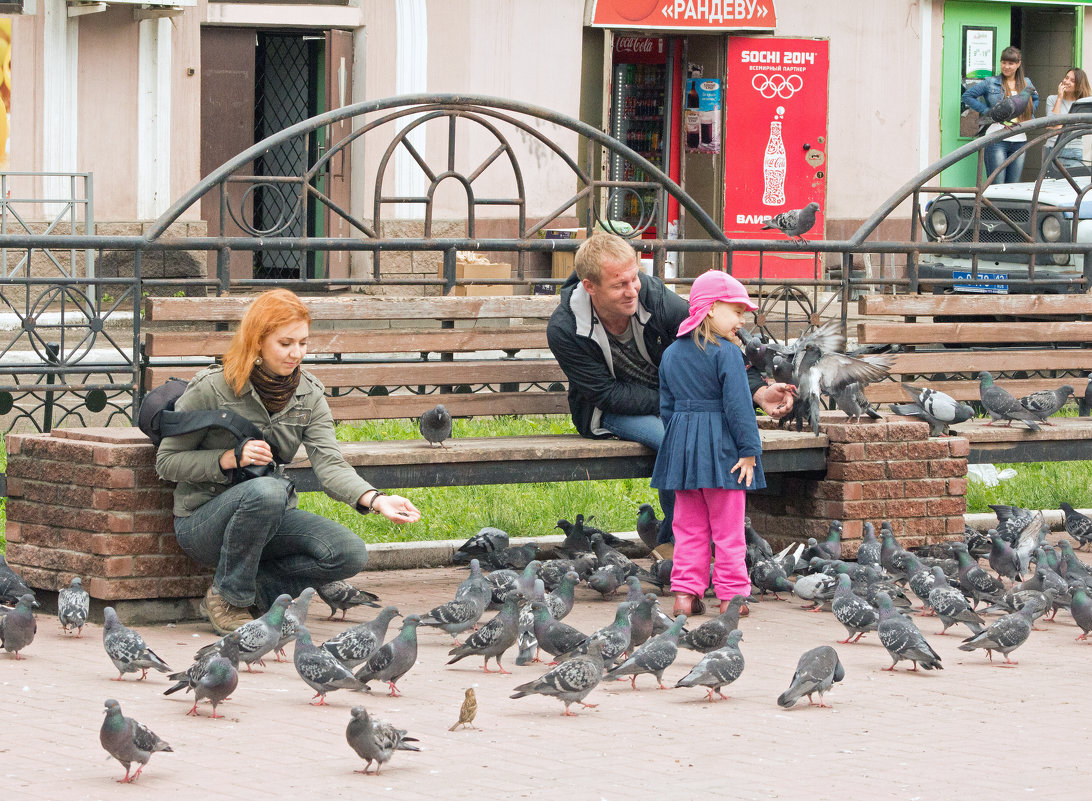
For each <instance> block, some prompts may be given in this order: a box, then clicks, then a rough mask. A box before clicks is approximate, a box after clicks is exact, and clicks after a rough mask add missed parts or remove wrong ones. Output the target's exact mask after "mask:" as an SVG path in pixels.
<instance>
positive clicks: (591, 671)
mask: <svg viewBox="0 0 1092 801" xmlns="http://www.w3.org/2000/svg"><path fill="white" fill-rule="evenodd" d="M600 647H601V646H600V644H599V643H598V642H593V643H592V644H591V645H590V646H589V648H588V653H586V654H582V655H580V656H574V657H573V658H572V659H569V660H567V661H565V662H562V663H561V664H560V665H558V666H557V667H555V668H554V669H553V670H551V671H549V672H548V673H545V674H543V675H542V676H540V677H539V678H537V679H535V680H534V681H529V682H527V683H526V684H521V685H519V686H518V687H516V688H515V690H516V691H515V692H514V693H513V694H512V695H510V696H509V698H524V697H526V696H528V695H548V696H552V697H554V698H557V699H558V700H559V701H561V702H562V703H563V704H565V711H564V712H562V713H561V714H562V715H565V716H570V717H571V716H573V715H574V714H575V713H574V712H570V711H569V705H570V704H573V703H577V704H580V705H581V706H582V707H584V708H586V709H587V708H593V707H595V706H597V704H586V703H584V699H585V698H587V697H588V694H589V693H590V692H591V691H592V690H594V689H595V688H596V687H598V686H599V682H600V681H602V679H603V656H602V654H601V653H600Z"/></svg>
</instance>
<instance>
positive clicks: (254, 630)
mask: <svg viewBox="0 0 1092 801" xmlns="http://www.w3.org/2000/svg"><path fill="white" fill-rule="evenodd" d="M290 603H292V596H291V595H289V594H288V593H282V594H280V595H278V596H277V599H276V600H275V601H273V605H272V606H271V607H269V611H268V612H266V613H265V614H264V615H262V616H261V617H259V618H257V619H256V620H251V621H250V622H249V623H244V624H243V625H241V626H240V627H239V628H237V629H236V630H235V633H236V634H238V635H239V661H240V662H242V663H243V664H245V665H246V669H247V671H248V672H251V673H257V672H260V671H255V670H254V668H253V665H254V663H257V664H259V665H261V666H262V667H265V662H264V661H263V657H264V656H265V655H266V654H268V653H269V652H270V651H272V650H273V649H274V648H276V647H277V643H278V642H280V640H281V626H282V625H284V617H285V612H286V611H287V610H288V605H289V604H290ZM222 643H223V638H221V639H219V640H217V641H216V642H214V643H211V644H209V645H206V646H205V647H203V648H200V649H198V651H197V654H196V655H195V657H194V659H200V658H201V657H203V656H205V655H206V654H207V653H208V652H209V651H213V650H216V651H219V650H220V649H221V647H222Z"/></svg>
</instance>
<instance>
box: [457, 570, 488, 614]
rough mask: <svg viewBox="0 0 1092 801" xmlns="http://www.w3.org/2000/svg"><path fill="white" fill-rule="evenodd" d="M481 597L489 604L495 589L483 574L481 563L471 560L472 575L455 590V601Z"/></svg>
mask: <svg viewBox="0 0 1092 801" xmlns="http://www.w3.org/2000/svg"><path fill="white" fill-rule="evenodd" d="M479 596H480V597H481V598H482V599H484V600H483V602H484V603H486V604H488V603H489V601H490V600H491V599H492V598H493V588H492V587H491V586H490V585H489V582H488V581H487V580H486V578H485V576H484V575H483V574H482V567H481V562H480V561H479V560H478V559H471V560H470V575H469V576H467V577H466V579H464V580H463V581H462V582H461V583H460V584H459V586H458V587H456V588H455V600H462V599H464V598H472V597H479Z"/></svg>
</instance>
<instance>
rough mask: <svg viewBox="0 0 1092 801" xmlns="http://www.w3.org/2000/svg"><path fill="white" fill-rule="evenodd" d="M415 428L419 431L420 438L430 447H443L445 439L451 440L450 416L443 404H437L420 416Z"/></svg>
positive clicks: (444, 446)
mask: <svg viewBox="0 0 1092 801" xmlns="http://www.w3.org/2000/svg"><path fill="white" fill-rule="evenodd" d="M417 427H418V428H419V429H420V430H421V436H422V437H424V438H425V439H426V440H428V442H429V444H430V445H439V446H440V447H441V448H446V447H447V446H446V445H444V440H445V439H451V415H450V414H449V413H448V411H447V409H445V408H444V406H443V404H437V405H436V406H435V407H433V408H432V409H429V410H428V411H427V412H425V413H424V414H422V415H421V417H420V419H419V420H418V421H417Z"/></svg>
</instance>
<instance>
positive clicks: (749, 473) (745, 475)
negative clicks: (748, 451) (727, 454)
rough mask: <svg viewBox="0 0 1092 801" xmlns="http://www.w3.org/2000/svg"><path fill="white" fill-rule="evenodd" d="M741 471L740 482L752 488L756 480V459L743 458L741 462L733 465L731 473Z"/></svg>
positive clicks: (750, 457) (751, 457)
mask: <svg viewBox="0 0 1092 801" xmlns="http://www.w3.org/2000/svg"><path fill="white" fill-rule="evenodd" d="M737 470H738V471H739V481H740V483H741V484H743V486H745V487H749V486H751V482H752V481H754V478H755V457H753V456H741V457H740V459H739V461H738V462H736V463H735V465H733V467H732V470H731V472H732V473H734V472H736V471H737Z"/></svg>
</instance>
